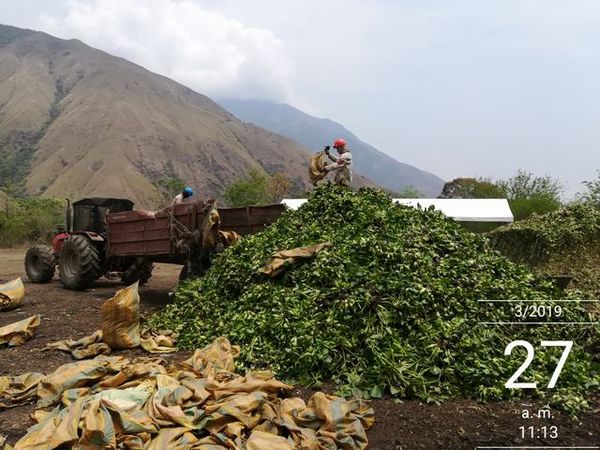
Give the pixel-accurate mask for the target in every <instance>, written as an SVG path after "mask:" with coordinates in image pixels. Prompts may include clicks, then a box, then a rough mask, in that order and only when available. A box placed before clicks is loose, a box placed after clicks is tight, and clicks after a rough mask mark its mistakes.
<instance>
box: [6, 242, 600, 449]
mask: <svg viewBox="0 0 600 450" xmlns="http://www.w3.org/2000/svg"><path fill="white" fill-rule="evenodd" d="M23 260H24V250H14V249H8V250H6V249H0V283H3V282H5V281H8V280H10V279H13V278H15V277H17V276H22V277H23V278H24V281H25V289H26V299H25V301H24V304H23V306H22V307H20V308H18V309H16V310H13V311H7V312H1V313H0V326H4V325H7V324H9V323H12V322H15V321H17V320H21V319H23V318H25V317H29V316H31V315H34V314H41V316H42V320H41V325H40V327H39V328H38V330H37V332H36V334H35V336H34V338H33V339H32V340H30V341H28V342H27V343H25V345H23V346H20V347H15V348H0V375H8V374H10V375H17V374H20V373H22V372H29V371H37V372H43V373H49V372H51V371H53V370H54V369H56V368H57V367H58V366H60V365H61V364H65V363H67V362H70V361H71V357H70V355H67V354H65V353H62V352H59V351H43V349H44V346H45V345H46V344H47V343H48V342H53V341H56V340H59V339H64V338H68V337H73V338H80V337H83V336H86V335H89V334H91V333H92V332H93V331H95V330H97V329H99V328H100V327H101V318H100V307H101V305H102V303H103V302H104V301H105V300H106V299H108V298H110V297H112V296H113V294H114V293H115V291H116V290H117V289H119V288H120V287H121V286H120V285H119V283H118V282H116V281H114V282H113V281H108V280H106V281H100V282H99V283H98V284H97V286H96V287H95V288H94V289H90V290H88V291H85V292H74V291H69V290H66V289H63V288H62V287H61V285H60V282H59V281H58V280H57V279H55V280H53V281H52V282H51V283H49V284H43V285H40V284H31V283H29V282H28V281H27V280H26V276H25V275H24V270H23ZM178 274H179V267H178V266H170V265H165V264H159V265H157V266H156V268H155V270H154V275H153V277H152V278H151V280H150V282H149V283H148V285H147V286H144V287H142V288H141V290H140V296H141V302H142V312H143V314H145V315H148V314H150V313H152V312H153V311H156V310H158V309H160V308H162V307H163V306H164V305H165V304H167V303H168V302H169V299H170V291H171V290H172V288H173V287H174V286H175V285H176V282H177V277H178ZM120 353H121V354H131V355H133V354H142V353H143V352H142V351H140V350H136V351H134V352H120ZM187 355H188V354H187V353H186V352H179V353H177V354H174V355H169V356H167V358H177V359H181V358H183V357H187ZM297 394H299V395H302V396H303V397H306V396H308V395H309V394H310V390H307V389H300V390H298V391H297ZM373 406H374V408H375V419H376V425H375V426H374V427H373V428H372V429H371V430H370V431H369V433H368V435H369V441H370V448H371V449H374V450H379V449H381V450H383V449H395V450H409V449H432V450H434V449H435V450H439V449H452V450H462V449H465V450H466V449H469V450H474V449H476V448H477V447H478V446H484V447H486V448H501V447H493V446H502V447H503V448H507V447H509V446H510V448H513V449H516V448H526V447H532V446H538V447H537V448H541V447H539V446H545V448H557V447H556V446H563V447H562V448H565V447H568V448H574V449H576V448H580V447H577V446H578V445H579V446H600V420H598V419H599V417H598V411H600V401H596V402H595V410H594V412H590V413H586V414H582V415H581V416H580V417H579V418H578V420H571V419H569V418H567V417H565V416H563V415H561V414H558V413H556V412H553V414H554V417H553V418H552V419H551V420H542V419H535V420H534V419H530V420H524V419H521V411H522V410H524V409H529V410H535V411H537V410H538V409H541V408H542V405H524V404H518V403H510V402H501V403H494V404H489V405H482V404H479V403H477V402H474V401H468V400H454V401H450V402H446V403H444V404H442V405H439V406H432V405H425V404H422V403H420V402H417V401H397V400H394V399H382V400H375V401H374V402H373ZM32 412H33V406H32V405H28V406H22V407H18V408H13V409H9V410H4V411H0V435H2V434H4V435H7V436H8V442H9V443H14V442H15V441H16V440H17V439H18V438H19V437H21V436H23V435H24V434H25V432H26V431H27V428H28V427H29V426H31V425H32V424H33V422H32V421H31V420H30V417H29V416H30V414H31V413H32ZM543 425H546V426H551V425H553V426H558V434H559V437H558V438H557V439H550V438H547V439H543V438H541V437H540V438H536V439H525V440H524V439H521V438H520V437H519V436H520V430H519V427H521V426H525V427H529V426H535V427H540V426H543Z"/></svg>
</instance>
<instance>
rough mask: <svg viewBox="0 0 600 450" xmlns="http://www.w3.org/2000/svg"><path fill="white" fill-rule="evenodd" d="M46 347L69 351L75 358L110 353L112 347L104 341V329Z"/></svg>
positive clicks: (52, 343)
mask: <svg viewBox="0 0 600 450" xmlns="http://www.w3.org/2000/svg"><path fill="white" fill-rule="evenodd" d="M46 349H48V350H49V349H56V350H61V351H63V352H69V353H71V355H73V358H75V359H85V358H93V357H94V356H98V355H109V354H110V352H111V348H110V347H109V346H108V345H107V344H105V343H104V342H102V330H97V331H95V332H94V333H93V334H91V335H89V336H85V337H83V338H81V339H78V340H73V339H64V340H62V341H56V342H51V343H49V344H46Z"/></svg>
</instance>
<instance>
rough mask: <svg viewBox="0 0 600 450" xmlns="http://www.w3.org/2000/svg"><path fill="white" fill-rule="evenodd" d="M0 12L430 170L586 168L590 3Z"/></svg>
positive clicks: (60, 6)
mask: <svg viewBox="0 0 600 450" xmlns="http://www.w3.org/2000/svg"><path fill="white" fill-rule="evenodd" d="M0 22H1V23H5V24H11V25H16V26H23V27H29V28H34V29H40V30H42V31H47V32H49V33H51V34H54V35H57V36H60V37H64V38H71V37H75V38H79V39H81V40H83V41H85V42H86V43H88V44H90V45H92V46H95V47H98V48H101V49H103V50H106V51H108V52H110V53H113V54H116V55H119V56H123V57H126V58H128V59H130V60H132V61H134V62H136V63H139V64H141V65H143V66H145V67H147V68H149V69H151V70H153V71H156V72H159V73H162V74H165V75H167V76H169V77H172V78H174V79H176V80H177V81H180V82H182V83H184V84H186V85H188V86H190V87H192V88H193V89H195V90H197V91H199V92H201V93H204V94H207V95H209V96H213V97H220V96H226V97H234V98H235V97H238V98H240V97H241V98H268V99H271V100H277V101H283V102H287V103H290V104H292V105H294V106H297V107H299V108H300V109H303V110H305V111H307V112H309V113H312V114H314V115H317V116H321V117H328V118H331V119H334V120H336V121H338V122H341V123H342V124H344V125H345V126H347V127H348V128H349V129H350V130H352V131H353V132H354V133H355V134H357V135H358V137H360V138H361V139H363V140H364V141H366V142H368V143H370V144H372V145H374V146H376V147H378V148H379V149H380V150H382V151H384V152H386V153H389V154H391V155H393V156H395V157H397V158H398V159H399V160H400V161H403V162H408V163H411V164H414V165H416V166H418V167H421V168H423V169H426V170H430V171H432V172H434V173H436V174H438V175H439V176H441V177H442V178H445V179H451V178H454V177H458V176H491V177H495V178H502V177H507V176H510V175H512V174H514V173H515V172H516V171H517V169H519V168H524V169H527V170H531V171H533V172H535V173H538V174H544V173H549V174H551V175H553V176H556V177H558V178H560V179H561V180H563V181H565V182H567V183H568V186H567V193H570V194H572V193H574V192H576V191H578V190H580V189H581V188H582V187H581V185H580V184H579V183H580V181H581V180H584V179H592V178H595V177H596V169H598V168H600V151H599V150H600V149H599V147H600V145H599V143H600V50H599V48H600V46H599V44H600V1H598V0H447V1H444V0H368V1H367V0H361V1H359V0H344V1H342V0H318V1H317V0H302V1H300V0H297V1H289V0H279V1H276V0H18V1H17V0H2V2H0ZM334 137H335V136H332V138H334Z"/></svg>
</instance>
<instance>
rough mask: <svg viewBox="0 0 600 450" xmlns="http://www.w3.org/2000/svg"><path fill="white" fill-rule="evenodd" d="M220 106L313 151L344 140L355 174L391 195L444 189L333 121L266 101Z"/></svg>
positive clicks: (430, 177)
mask: <svg viewBox="0 0 600 450" xmlns="http://www.w3.org/2000/svg"><path fill="white" fill-rule="evenodd" d="M219 103H220V104H221V105H222V106H223V107H224V108H225V109H227V110H229V111H230V112H232V113H233V114H235V115H236V116H237V117H239V118H240V119H242V120H244V121H246V122H250V123H254V124H256V125H258V126H260V127H263V128H266V129H267V130H269V131H272V132H273V133H279V134H282V135H283V136H287V137H289V138H291V139H293V140H294V141H296V142H298V143H299V144H302V145H304V146H306V147H308V148H309V149H311V150H312V151H317V150H321V149H322V148H323V146H325V145H327V144H329V145H331V143H332V142H333V140H334V139H336V138H338V137H342V138H344V140H346V142H348V145H349V146H350V149H351V150H352V157H353V159H354V165H355V169H356V171H358V172H360V173H361V174H363V175H365V176H366V177H368V178H370V179H371V180H373V181H375V182H376V183H378V184H379V185H381V186H383V187H386V188H387V189H390V190H392V191H396V192H400V191H402V190H404V189H405V188H407V187H409V186H412V187H413V188H415V189H417V190H418V191H419V192H421V193H422V194H424V195H425V196H431V197H436V196H437V195H438V194H439V193H440V191H441V190H442V187H443V186H444V181H443V180H442V179H441V178H439V177H437V176H436V175H433V174H432V173H429V172H425V171H423V170H420V169H417V168H416V167H414V166H411V165H409V164H404V163H401V162H399V161H397V160H396V159H394V158H392V157H391V156H389V155H386V154H385V153H382V152H381V151H379V150H377V149H376V148H375V147H373V146H371V145H369V144H367V143H365V142H363V141H361V140H360V139H358V138H357V137H356V136H355V135H354V134H353V133H351V132H350V131H349V130H348V129H346V128H345V127H344V126H343V125H341V124H339V123H337V122H334V121H333V120H329V119H320V118H318V117H314V116H311V115H308V114H306V113H304V112H302V111H300V110H298V109H296V108H294V107H292V106H289V105H286V104H284V103H274V102H269V101H264V100H232V99H222V100H219Z"/></svg>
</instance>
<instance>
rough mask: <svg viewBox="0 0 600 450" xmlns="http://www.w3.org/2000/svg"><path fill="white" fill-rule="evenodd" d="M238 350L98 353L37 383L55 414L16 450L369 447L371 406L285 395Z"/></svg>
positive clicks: (215, 346) (44, 416) (221, 346)
mask: <svg viewBox="0 0 600 450" xmlns="http://www.w3.org/2000/svg"><path fill="white" fill-rule="evenodd" d="M238 354H239V349H238V348H237V347H235V346H232V345H231V344H230V343H229V341H228V340H227V339H225V338H219V339H217V340H216V341H215V342H213V343H212V344H211V345H209V346H207V347H205V348H203V349H201V350H197V351H196V352H195V353H194V356H192V357H191V358H190V359H189V360H187V361H185V362H184V363H181V364H179V365H172V364H168V363H167V362H166V361H164V360H163V359H160V358H148V357H146V358H136V359H133V360H131V359H128V358H125V357H106V356H99V357H97V358H96V359H94V360H89V361H81V362H75V363H71V364H66V365H64V366H61V367H59V368H58V369H57V370H56V371H55V372H54V373H52V374H50V375H48V376H47V377H43V378H41V379H40V380H38V381H37V386H38V387H37V394H36V396H37V398H38V407H53V408H54V409H52V410H46V411H40V410H38V411H36V413H35V414H34V417H35V419H36V420H37V422H38V423H37V424H36V425H34V426H33V427H31V428H30V429H29V431H28V433H27V434H26V435H25V436H24V437H23V438H21V440H19V441H18V442H17V443H16V444H15V447H14V449H15V450H42V449H44V450H50V449H54V448H58V447H59V446H61V445H62V446H66V448H90V449H92V448H95V449H108V448H122V449H126V448H129V449H147V450H159V449H160V450H163V449H181V450H188V449H190V450H193V449H197V450H234V449H237V450H241V449H246V450H270V449H273V450H275V449H277V450H285V449H296V448H301V449H306V450H326V449H336V448H343V449H345V450H362V449H365V448H366V447H367V438H366V431H365V430H366V429H368V428H369V427H370V426H372V425H373V423H374V418H373V409H372V408H371V407H369V406H368V405H367V404H366V403H365V402H363V401H362V400H352V401H346V400H344V399H342V398H338V397H334V396H330V395H325V394H323V393H317V394H315V395H314V396H313V397H312V398H311V399H310V400H309V402H308V404H305V403H304V401H303V400H302V399H300V398H287V396H288V395H289V392H290V391H291V389H292V386H289V385H286V384H285V383H282V382H280V381H277V380H276V379H275V378H273V375H272V373H271V372H268V371H262V372H249V373H247V374H246V375H245V376H240V375H238V374H236V373H234V371H233V370H234V358H235V357H236V356H238ZM29 376H32V375H29ZM0 380H2V379H1V378H0ZM33 380H35V378H33ZM0 383H2V381H0ZM4 384H6V382H4ZM29 384H30V386H29V387H28V391H30V390H31V383H29Z"/></svg>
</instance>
